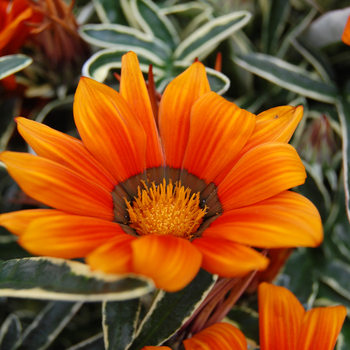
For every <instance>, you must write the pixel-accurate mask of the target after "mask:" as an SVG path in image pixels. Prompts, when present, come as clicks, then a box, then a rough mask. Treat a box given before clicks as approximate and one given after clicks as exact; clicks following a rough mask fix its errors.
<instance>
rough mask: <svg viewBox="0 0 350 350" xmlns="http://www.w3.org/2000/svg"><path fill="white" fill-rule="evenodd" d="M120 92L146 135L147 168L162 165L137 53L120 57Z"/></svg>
mask: <svg viewBox="0 0 350 350" xmlns="http://www.w3.org/2000/svg"><path fill="white" fill-rule="evenodd" d="M119 91H120V94H121V95H122V96H123V97H124V99H125V100H126V101H127V102H128V104H129V106H130V107H131V109H132V110H133V111H134V113H135V114H136V116H137V118H138V119H139V120H140V122H141V124H142V126H143V128H144V130H145V132H146V135H147V150H146V166H147V168H151V167H158V166H161V165H163V157H162V150H161V146H160V141H159V135H158V129H157V127H156V123H155V117H157V116H153V111H152V106H151V102H150V99H149V95H148V91H147V87H146V83H145V80H144V78H143V75H142V72H141V70H140V65H139V61H138V59H137V55H136V54H135V53H134V52H128V53H127V54H126V55H124V56H123V57H122V72H121V80H120V89H119Z"/></svg>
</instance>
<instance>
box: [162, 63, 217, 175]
mask: <svg viewBox="0 0 350 350" xmlns="http://www.w3.org/2000/svg"><path fill="white" fill-rule="evenodd" d="M209 91H210V86H209V82H208V78H207V75H206V72H205V67H204V66H203V64H202V63H200V62H195V63H193V64H192V65H191V66H190V67H189V68H188V69H187V70H186V71H185V72H183V73H182V74H180V75H179V76H178V77H176V78H175V79H174V80H173V81H172V82H170V83H169V85H168V86H167V88H166V89H165V92H164V95H163V97H162V100H161V102H160V106H159V131H160V136H161V139H162V146H163V149H164V152H165V162H166V164H167V165H168V166H169V167H172V168H181V166H182V161H183V158H184V154H185V151H186V146H187V142H188V137H189V133H190V114H191V108H192V106H193V105H194V103H195V102H196V101H197V100H198V99H199V98H200V97H201V96H202V95H204V94H205V93H207V92H209Z"/></svg>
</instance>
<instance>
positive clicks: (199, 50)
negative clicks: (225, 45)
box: [174, 11, 251, 62]
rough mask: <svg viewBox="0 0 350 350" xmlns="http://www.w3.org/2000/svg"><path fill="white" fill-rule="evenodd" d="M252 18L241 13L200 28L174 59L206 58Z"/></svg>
mask: <svg viewBox="0 0 350 350" xmlns="http://www.w3.org/2000/svg"><path fill="white" fill-rule="evenodd" d="M250 18H251V14H250V13H249V12H246V11H239V12H233V13H230V14H228V15H225V16H221V17H218V18H215V19H213V20H211V21H210V22H208V23H206V24H205V25H203V26H202V27H200V28H198V29H197V30H196V31H195V32H194V33H192V34H191V35H190V36H189V37H187V38H186V39H185V40H184V41H183V42H182V43H181V44H180V45H179V46H178V47H177V49H176V50H175V52H174V59H176V60H182V61H186V62H192V61H193V60H194V59H195V58H196V57H198V58H199V59H203V58H205V57H206V56H207V55H209V53H210V52H212V51H213V50H214V49H215V47H216V46H217V45H219V43H220V42H221V41H223V40H225V39H226V38H227V37H228V36H230V35H231V34H232V33H234V32H235V31H237V30H238V29H241V28H242V27H244V26H245V25H246V24H247V23H248V22H249V20H250Z"/></svg>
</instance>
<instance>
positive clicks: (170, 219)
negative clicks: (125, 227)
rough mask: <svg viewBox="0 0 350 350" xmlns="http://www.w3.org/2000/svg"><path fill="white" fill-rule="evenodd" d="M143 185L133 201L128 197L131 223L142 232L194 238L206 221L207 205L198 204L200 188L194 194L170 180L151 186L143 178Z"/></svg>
mask: <svg viewBox="0 0 350 350" xmlns="http://www.w3.org/2000/svg"><path fill="white" fill-rule="evenodd" d="M142 183H143V186H144V189H142V190H141V189H140V187H138V196H137V197H134V198H135V200H134V201H133V203H132V205H130V202H128V201H127V200H126V199H125V198H124V200H125V202H126V205H127V211H128V213H129V217H130V222H129V226H131V227H132V228H134V229H135V230H136V232H137V233H138V234H139V235H149V234H154V235H172V236H176V237H181V238H186V239H191V238H193V236H194V232H196V231H197V229H198V227H199V226H200V224H201V223H202V221H203V217H204V215H205V214H206V213H207V209H208V207H207V206H205V207H204V209H201V208H200V206H199V203H200V199H199V192H198V193H194V194H192V195H191V190H190V189H189V188H186V189H185V187H184V186H181V182H176V183H175V186H174V185H173V184H172V181H171V180H169V184H168V185H167V184H166V181H165V179H163V183H161V184H159V185H158V186H156V185H155V183H154V182H153V183H152V186H151V187H150V188H148V187H147V185H146V183H145V182H144V181H142Z"/></svg>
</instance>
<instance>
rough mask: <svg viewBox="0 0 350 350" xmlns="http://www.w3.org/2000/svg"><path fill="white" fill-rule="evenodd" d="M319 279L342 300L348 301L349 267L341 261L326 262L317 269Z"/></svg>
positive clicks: (349, 285) (349, 290) (349, 297)
mask: <svg viewBox="0 0 350 350" xmlns="http://www.w3.org/2000/svg"><path fill="white" fill-rule="evenodd" d="M318 273H319V278H320V280H321V281H323V282H324V283H325V284H327V285H328V286H329V287H331V288H332V289H334V290H335V291H336V292H337V293H338V294H340V295H341V296H343V297H344V298H347V299H350V265H349V264H347V263H345V262H343V261H341V260H337V259H334V260H331V261H328V262H327V263H326V264H325V265H324V266H321V267H319V268H318Z"/></svg>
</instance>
